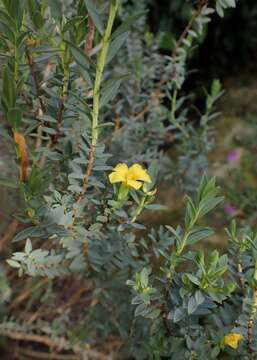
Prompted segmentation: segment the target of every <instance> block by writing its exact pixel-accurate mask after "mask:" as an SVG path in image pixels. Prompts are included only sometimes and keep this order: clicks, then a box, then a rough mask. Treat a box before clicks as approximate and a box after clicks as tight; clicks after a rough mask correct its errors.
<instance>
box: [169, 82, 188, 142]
mask: <svg viewBox="0 0 257 360" xmlns="http://www.w3.org/2000/svg"><path fill="white" fill-rule="evenodd" d="M177 95H178V90H177V89H174V91H173V96H172V102H171V122H172V124H173V125H174V126H175V127H176V128H177V129H178V130H180V131H181V133H182V134H183V135H184V136H185V137H186V138H187V137H188V133H187V132H186V130H185V127H184V125H183V124H182V125H181V124H180V123H179V122H178V121H177V119H176V106H177V105H176V104H177Z"/></svg>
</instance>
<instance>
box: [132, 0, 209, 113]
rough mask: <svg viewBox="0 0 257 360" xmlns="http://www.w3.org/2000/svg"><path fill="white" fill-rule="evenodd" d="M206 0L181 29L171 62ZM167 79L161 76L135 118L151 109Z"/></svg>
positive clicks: (202, 1) (199, 3)
mask: <svg viewBox="0 0 257 360" xmlns="http://www.w3.org/2000/svg"><path fill="white" fill-rule="evenodd" d="M207 3H208V0H199V1H198V6H197V9H196V11H195V12H194V14H193V16H192V18H191V19H190V21H189V23H188V24H187V26H186V27H185V29H184V30H183V32H182V34H181V36H180V37H179V39H178V41H177V43H176V46H175V47H174V49H173V51H172V59H173V62H174V61H175V59H176V55H177V51H178V49H179V47H180V46H181V44H182V43H183V40H184V39H185V38H186V37H187V35H188V33H189V31H190V30H191V29H192V27H193V25H194V23H195V21H196V19H197V18H198V17H199V16H200V15H201V13H202V10H203V8H204V6H205V5H207ZM174 76H175V72H173V73H172V78H174ZM167 81H168V79H166V78H164V77H163V78H162V79H161V80H160V81H159V83H158V85H157V87H156V89H155V90H154V91H153V93H152V95H151V98H150V99H149V101H148V104H147V105H146V107H145V108H144V109H143V110H142V111H141V112H140V113H138V114H137V115H135V119H136V120H137V119H142V118H143V117H144V115H145V114H146V113H147V112H148V111H149V110H150V109H151V107H152V105H153V104H154V102H156V101H158V100H159V99H160V98H161V96H162V91H161V87H162V86H163V85H164V84H165V83H166V82H167Z"/></svg>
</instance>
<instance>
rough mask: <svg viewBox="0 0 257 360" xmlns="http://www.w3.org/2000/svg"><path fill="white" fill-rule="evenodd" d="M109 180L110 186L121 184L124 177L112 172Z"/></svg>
mask: <svg viewBox="0 0 257 360" xmlns="http://www.w3.org/2000/svg"><path fill="white" fill-rule="evenodd" d="M109 180H110V183H111V184H115V183H117V182H123V181H124V176H123V175H122V174H119V173H118V172H116V171H114V172H112V173H110V174H109Z"/></svg>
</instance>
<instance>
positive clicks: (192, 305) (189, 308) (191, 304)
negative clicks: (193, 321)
mask: <svg viewBox="0 0 257 360" xmlns="http://www.w3.org/2000/svg"><path fill="white" fill-rule="evenodd" d="M197 306H198V304H197V302H196V300H195V298H194V297H193V296H191V297H190V298H189V301H188V304H187V312H188V314H189V315H191V314H193V313H194V312H195V310H196V309H197Z"/></svg>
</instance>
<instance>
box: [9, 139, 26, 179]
mask: <svg viewBox="0 0 257 360" xmlns="http://www.w3.org/2000/svg"><path fill="white" fill-rule="evenodd" d="M13 137H14V141H15V143H16V145H17V147H18V151H19V157H20V181H21V182H24V183H25V182H27V180H28V168H29V157H28V153H27V149H26V140H25V137H24V136H23V135H22V134H20V133H18V132H14V134H13Z"/></svg>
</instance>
